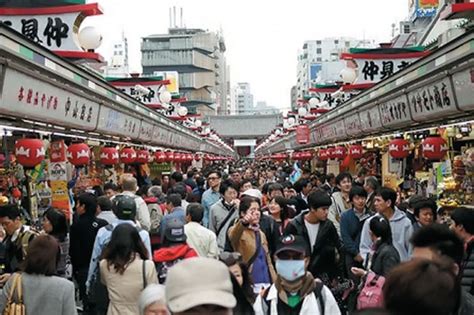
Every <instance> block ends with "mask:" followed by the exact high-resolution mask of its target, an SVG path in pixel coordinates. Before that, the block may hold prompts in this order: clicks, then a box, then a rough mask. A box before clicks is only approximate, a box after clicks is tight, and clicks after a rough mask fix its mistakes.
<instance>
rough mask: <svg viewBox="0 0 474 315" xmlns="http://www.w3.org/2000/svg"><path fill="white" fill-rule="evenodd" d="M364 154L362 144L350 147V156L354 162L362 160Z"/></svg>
mask: <svg viewBox="0 0 474 315" xmlns="http://www.w3.org/2000/svg"><path fill="white" fill-rule="evenodd" d="M363 153H364V148H363V147H362V146H361V145H360V144H355V145H351V146H350V147H349V156H350V157H351V158H352V159H354V160H358V159H360V158H362V155H363Z"/></svg>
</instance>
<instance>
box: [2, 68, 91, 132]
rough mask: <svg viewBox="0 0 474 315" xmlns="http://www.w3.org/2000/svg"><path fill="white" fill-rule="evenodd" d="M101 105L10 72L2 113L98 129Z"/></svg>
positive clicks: (66, 125) (61, 124)
mask: <svg viewBox="0 0 474 315" xmlns="http://www.w3.org/2000/svg"><path fill="white" fill-rule="evenodd" d="M99 106H100V105H99V104H98V103H96V102H93V101H90V100H89V99H86V98H85V97H82V96H78V95H76V94H73V93H71V92H69V91H68V90H66V89H64V88H59V87H57V86H55V85H52V84H50V83H47V82H43V81H40V80H39V79H35V78H34V77H32V76H30V75H26V74H24V73H22V72H19V71H16V70H13V69H7V71H6V74H5V83H4V86H3V96H2V99H1V101H0V112H1V113H4V114H9V115H12V116H15V117H22V118H27V119H31V120H37V121H41V122H47V123H52V124H57V125H59V126H64V127H74V128H79V129H81V130H94V129H95V126H96V124H97V116H98V113H99Z"/></svg>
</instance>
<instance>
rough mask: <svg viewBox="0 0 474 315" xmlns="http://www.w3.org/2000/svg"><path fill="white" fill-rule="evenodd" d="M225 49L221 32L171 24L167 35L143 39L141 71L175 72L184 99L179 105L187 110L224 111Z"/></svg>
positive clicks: (145, 72)
mask: <svg viewBox="0 0 474 315" xmlns="http://www.w3.org/2000/svg"><path fill="white" fill-rule="evenodd" d="M225 51H226V46H225V42H224V37H223V36H222V35H221V34H220V33H215V32H208V31H205V30H202V29H190V28H182V27H179V28H178V27H173V28H170V29H169V31H168V34H157V35H150V36H147V37H144V38H143V40H142V45H141V52H142V67H143V74H144V75H153V74H154V73H156V72H161V71H177V72H178V73H179V84H180V93H181V94H182V96H184V97H186V98H187V102H185V103H182V105H184V106H186V107H188V110H189V112H190V113H200V114H205V115H206V114H215V113H217V112H226V109H225V107H227V102H228V97H227V95H228V93H229V90H228V87H229V75H228V73H227V72H228V67H227V64H226V59H225ZM223 108H224V109H223Z"/></svg>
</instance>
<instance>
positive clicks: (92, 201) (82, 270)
mask: <svg viewBox="0 0 474 315" xmlns="http://www.w3.org/2000/svg"><path fill="white" fill-rule="evenodd" d="M96 210H97V199H96V197H95V196H94V195H93V194H90V193H82V194H80V195H79V196H78V197H77V202H76V214H77V215H78V217H77V220H76V221H75V222H74V223H73V224H72V225H71V235H70V238H71V241H70V242H71V243H70V248H69V255H70V256H71V263H72V269H73V275H74V278H75V280H76V281H77V283H78V286H79V295H80V298H81V300H82V302H83V305H84V307H85V308H87V306H88V305H87V300H86V280H87V273H88V271H89V262H90V260H91V256H92V249H93V247H94V241H95V237H96V234H97V231H99V229H100V228H101V227H103V226H106V225H107V224H108V223H107V221H105V220H103V219H98V218H96V216H95V214H96Z"/></svg>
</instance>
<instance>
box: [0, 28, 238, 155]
mask: <svg viewBox="0 0 474 315" xmlns="http://www.w3.org/2000/svg"><path fill="white" fill-rule="evenodd" d="M0 55H1V56H2V57H0V116H2V117H3V119H4V120H5V121H10V122H11V121H12V120H13V121H14V124H13V125H14V126H28V124H31V123H35V124H36V123H37V124H38V126H42V128H45V129H50V130H53V131H54V130H55V129H57V130H60V131H61V132H63V133H69V132H70V133H83V134H86V135H87V134H91V135H92V134H94V135H95V137H99V138H101V139H104V140H107V139H112V138H113V139H122V140H124V141H127V142H131V143H136V144H144V145H150V146H160V147H167V148H176V149H184V150H189V151H202V152H208V153H215V154H224V155H225V154H227V155H232V154H233V152H231V151H228V152H227V151H225V149H223V148H222V147H220V146H218V145H216V144H214V143H211V142H209V141H206V140H203V139H202V138H201V137H200V136H198V135H196V134H194V133H193V132H191V131H190V130H188V129H187V128H185V127H183V126H181V125H178V124H177V123H175V122H173V121H171V120H170V119H168V118H166V117H164V116H163V115H161V114H159V113H157V112H155V111H152V110H150V109H148V108H146V107H145V106H143V104H142V103H140V102H138V101H137V100H135V99H134V98H132V97H130V96H128V95H127V94H125V93H123V92H121V91H120V90H118V89H115V88H114V87H112V86H111V85H109V84H108V83H107V82H106V81H104V80H103V79H102V77H100V76H98V75H95V74H93V73H92V72H89V71H86V70H85V69H84V68H82V67H79V66H77V65H74V64H71V63H70V62H68V61H66V60H64V59H62V58H60V57H58V56H57V55H55V54H53V53H52V52H50V51H49V50H47V49H46V48H43V47H41V46H39V45H37V44H35V43H33V42H31V41H29V40H27V39H25V38H24V37H23V36H21V35H20V34H18V33H17V32H15V31H13V30H11V29H9V28H6V27H4V26H2V25H0ZM38 126H36V128H38Z"/></svg>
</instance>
